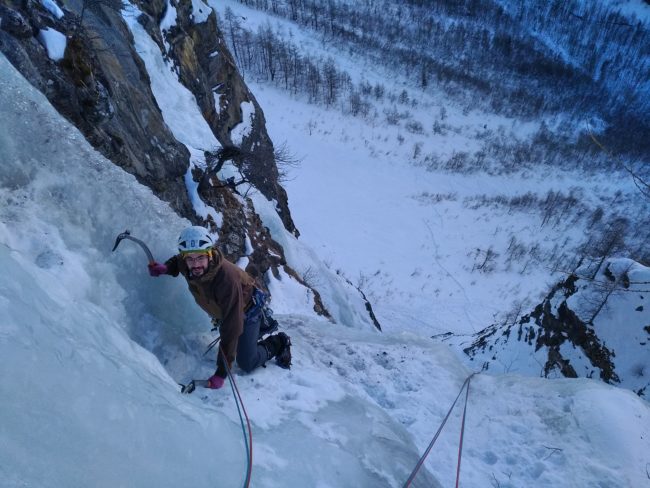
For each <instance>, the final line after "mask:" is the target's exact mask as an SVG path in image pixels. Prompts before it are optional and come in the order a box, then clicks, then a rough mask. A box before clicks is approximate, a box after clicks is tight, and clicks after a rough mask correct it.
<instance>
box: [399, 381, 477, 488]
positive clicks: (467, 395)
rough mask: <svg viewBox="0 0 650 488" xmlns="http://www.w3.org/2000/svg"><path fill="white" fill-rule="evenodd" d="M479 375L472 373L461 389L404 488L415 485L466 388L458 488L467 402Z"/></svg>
mask: <svg viewBox="0 0 650 488" xmlns="http://www.w3.org/2000/svg"><path fill="white" fill-rule="evenodd" d="M477 374H478V373H472V374H471V375H469V376H468V377H467V378H466V379H465V381H464V382H463V386H461V387H460V391H459V392H458V395H457V396H456V399H455V400H454V403H452V404H451V407H450V408H449V411H448V412H447V415H445V418H444V419H443V421H442V423H441V424H440V427H438V431H437V432H436V434H435V435H434V436H433V439H432V440H431V442H430V443H429V446H428V447H427V448H426V450H425V451H424V454H423V455H422V457H421V458H420V459H419V460H418V462H417V464H416V465H415V468H413V471H412V472H411V475H410V476H409V478H408V479H407V480H406V483H404V487H403V488H407V487H409V486H411V483H413V480H414V479H415V476H416V475H417V474H418V471H419V470H420V468H421V467H422V464H424V460H425V459H426V457H427V456H428V455H429V452H430V451H431V448H432V447H433V445H434V444H435V443H436V441H437V440H438V436H439V435H440V432H442V429H443V427H444V426H445V424H446V423H447V420H448V419H449V416H450V415H451V412H452V411H453V409H454V407H455V406H456V402H457V401H458V399H459V398H460V396H461V394H462V393H463V390H465V388H467V390H466V392H465V406H464V408H463V418H462V422H461V428H460V443H459V447H458V464H457V466H456V488H458V483H459V481H460V460H461V457H462V454H463V438H464V435H465V416H466V414H467V400H468V398H469V383H470V380H471V379H472V377H474V375H477Z"/></svg>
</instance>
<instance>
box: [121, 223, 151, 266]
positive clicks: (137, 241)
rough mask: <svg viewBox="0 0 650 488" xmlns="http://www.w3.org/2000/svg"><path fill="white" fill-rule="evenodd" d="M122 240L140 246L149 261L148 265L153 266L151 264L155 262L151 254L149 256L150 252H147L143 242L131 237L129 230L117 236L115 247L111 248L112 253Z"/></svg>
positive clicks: (147, 249)
mask: <svg viewBox="0 0 650 488" xmlns="http://www.w3.org/2000/svg"><path fill="white" fill-rule="evenodd" d="M124 239H128V240H130V241H133V242H135V243H137V244H140V247H141V248H142V250H143V251H144V253H145V254H146V255H147V259H149V264H153V263H155V262H156V260H155V259H154V258H153V254H151V251H150V250H149V248H148V247H147V245H146V244H145V243H144V242H142V241H141V240H140V239H138V238H137V237H133V236H132V235H131V232H130V231H129V230H125V231H124V232H122V233H121V234H120V235H119V236H117V239H115V245H114V246H113V251H115V249H117V246H119V245H120V242H122V241H123V240H124ZM113 251H111V252H113Z"/></svg>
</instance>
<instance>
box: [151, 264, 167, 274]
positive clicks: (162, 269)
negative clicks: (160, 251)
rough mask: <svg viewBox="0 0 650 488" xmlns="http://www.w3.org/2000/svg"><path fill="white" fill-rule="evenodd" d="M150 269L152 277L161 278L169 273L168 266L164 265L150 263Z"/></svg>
mask: <svg viewBox="0 0 650 488" xmlns="http://www.w3.org/2000/svg"><path fill="white" fill-rule="evenodd" d="M148 268H149V274H150V275H151V276H160V275H162V274H166V273H167V266H165V265H164V264H160V263H156V262H153V263H149V266H148Z"/></svg>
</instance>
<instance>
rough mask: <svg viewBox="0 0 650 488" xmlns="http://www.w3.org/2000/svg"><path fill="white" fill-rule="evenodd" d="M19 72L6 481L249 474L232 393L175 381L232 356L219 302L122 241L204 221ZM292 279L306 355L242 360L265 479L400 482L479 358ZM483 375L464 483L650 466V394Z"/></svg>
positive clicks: (3, 233) (208, 482)
mask: <svg viewBox="0 0 650 488" xmlns="http://www.w3.org/2000/svg"><path fill="white" fill-rule="evenodd" d="M0 89H1V91H2V93H3V96H2V97H1V98H0V114H1V116H0V120H1V121H3V122H2V127H1V128H0V129H1V130H0V151H1V154H0V157H1V159H2V161H3V163H2V165H1V166H0V185H1V186H0V199H1V200H2V204H1V205H0V266H1V267H2V269H3V274H2V279H1V280H0V309H1V312H0V317H2V319H1V322H0V356H1V357H2V358H3V360H4V364H5V366H6V367H5V368H3V373H2V375H1V376H0V396H1V397H2V399H3V400H2V402H0V418H2V419H3V421H2V423H0V432H1V434H2V435H1V436H0V439H1V440H0V459H1V460H2V462H1V463H0V479H2V485H3V486H8V487H14V486H16V487H17V486H35V487H36V486H38V487H50V486H51V487H60V486H160V487H163V486H169V487H177V486H188V485H191V486H197V487H200V486H215V484H216V485H219V486H238V485H240V484H241V482H242V480H243V478H244V472H245V466H246V457H245V451H244V445H243V440H242V432H241V429H240V427H239V419H238V415H237V412H236V409H235V407H234V403H233V400H232V397H231V396H230V393H229V392H228V391H227V390H225V389H224V390H221V391H215V392H207V393H205V392H200V393H198V394H196V393H195V394H194V395H193V396H181V395H180V394H179V393H178V387H177V385H176V382H182V381H186V380H187V379H189V378H191V377H204V376H205V375H207V374H208V373H209V372H211V370H212V368H213V364H212V360H211V359H210V360H205V359H201V354H202V352H203V349H204V348H205V346H206V345H207V344H208V343H209V341H210V339H211V337H210V336H209V333H207V330H208V329H209V321H208V319H207V317H205V316H204V315H203V314H202V312H200V311H199V310H198V309H197V307H196V306H195V305H194V303H193V300H192V299H191V297H190V296H189V294H188V293H187V292H186V290H185V286H184V285H183V284H182V283H181V281H180V280H173V279H171V278H168V277H163V278H160V279H156V280H153V279H151V278H150V277H149V276H148V274H147V271H146V268H145V264H146V261H145V259H144V256H143V255H142V253H141V250H140V249H139V248H138V247H137V246H135V245H132V246H129V243H128V242H124V243H123V244H121V245H120V247H119V248H118V250H117V251H116V252H115V253H111V252H110V249H111V248H112V245H113V242H114V239H115V236H116V235H117V234H118V233H119V232H122V231H123V230H124V228H125V227H129V228H130V229H131V230H132V232H133V234H134V235H136V236H138V237H140V238H142V239H144V240H145V241H146V242H148V243H149V244H150V245H151V248H152V251H153V253H154V255H155V256H156V257H160V258H164V257H166V256H168V255H170V254H171V253H172V252H173V243H174V240H175V236H176V235H177V234H178V231H179V230H180V229H181V228H182V227H183V226H185V225H186V224H187V222H184V221H182V220H181V219H179V218H178V217H177V216H175V215H174V214H173V212H172V211H171V210H170V209H169V207H168V206H167V205H166V204H164V203H162V202H160V201H159V200H158V199H157V198H155V197H154V196H153V195H152V193H151V192H150V191H149V190H148V189H146V188H143V187H141V186H140V185H138V184H137V182H136V180H135V178H133V177H132V176H130V175H127V174H125V173H124V172H122V171H121V170H120V169H119V168H117V167H115V166H114V165H112V164H111V163H110V162H108V161H106V160H105V159H104V158H103V157H102V156H100V155H99V154H98V153H96V152H95V151H94V150H93V149H92V148H91V147H90V146H89V145H88V144H87V143H86V141H85V140H84V138H83V136H82V135H81V134H80V133H79V132H78V131H77V130H76V129H75V128H73V127H72V126H71V125H70V124H69V123H67V122H66V121H65V120H64V119H63V118H61V117H60V116H59V115H58V114H57V113H56V112H55V110H54V109H53V108H52V107H51V106H50V105H49V104H48V102H47V101H46V99H45V98H44V97H43V96H42V95H41V94H40V93H38V92H37V91H36V90H35V89H34V88H33V87H31V86H30V85H29V84H28V83H27V82H26V81H25V80H24V79H22V77H21V76H20V75H19V74H17V72H16V71H15V70H14V69H13V68H12V67H11V65H10V64H9V63H8V62H7V61H6V59H5V58H4V57H0ZM8 121H11V123H8ZM348 225H349V224H348ZM346 228H347V227H346ZM298 249H299V248H298V247H296V248H295V250H294V252H299V251H298ZM303 259H305V260H307V259H308V256H307V257H305V256H303ZM309 259H311V258H309ZM322 279H324V280H325V279H328V275H327V274H325V275H324V277H323V278H322ZM276 286H278V287H279V288H278V289H279V290H282V291H283V292H281V291H278V293H276V294H274V295H275V296H274V308H275V309H276V311H278V312H282V313H279V314H278V318H279V319H280V322H281V323H282V326H283V327H284V328H285V330H287V332H288V333H289V334H290V335H291V336H292V340H293V343H294V366H293V368H292V370H291V371H285V370H281V369H279V368H277V367H276V366H275V365H273V364H270V365H269V366H268V367H267V368H266V369H262V370H260V371H256V372H255V373H253V374H251V375H243V374H241V372H240V371H236V379H237V381H238V384H239V387H240V389H241V393H242V397H243V399H244V403H245V406H246V408H247V410H248V414H249V416H250V418H251V421H252V427H253V442H254V447H253V450H254V455H253V486H260V487H283V486H315V487H323V488H325V487H344V486H350V487H353V486H354V487H359V486H368V487H370V486H372V487H375V486H400V485H401V484H402V483H403V482H404V481H405V480H406V478H407V476H408V474H409V472H410V471H411V469H412V468H413V467H414V465H415V462H416V461H417V459H418V457H419V455H420V454H421V453H422V451H423V450H424V448H425V447H426V445H427V444H428V442H429V441H430V439H431V437H432V435H433V433H434V432H435V430H436V428H437V426H438V425H439V423H440V421H441V419H442V417H443V416H444V415H445V413H446V411H447V409H448V408H449V406H450V405H451V403H452V401H453V399H454V398H455V396H456V395H457V393H458V390H459V388H460V386H461V384H462V383H463V381H464V380H465V378H466V377H467V375H468V374H469V373H470V371H468V370H467V369H466V367H464V366H463V365H462V364H461V363H460V362H459V360H458V359H457V358H456V356H455V354H454V353H452V352H451V351H450V350H449V348H447V347H446V346H442V345H436V344H433V343H432V342H431V341H430V340H429V339H428V336H427V334H423V335H417V334H414V333H412V332H399V331H389V332H388V333H384V334H379V333H377V332H376V331H374V330H373V329H372V328H361V329H358V328H350V327H344V326H343V325H334V324H331V323H329V322H325V321H322V320H321V319H319V318H318V317H315V316H313V315H296V314H292V315H289V314H286V312H287V311H288V310H290V309H291V308H290V307H291V306H292V304H293V303H295V302H299V301H300V297H299V295H300V293H302V291H300V290H296V289H293V288H292V287H287V286H282V283H276ZM332 286H335V285H332ZM332 296H334V295H332ZM142 346H145V347H142ZM151 352H153V353H154V354H151ZM470 388H471V390H470V396H469V405H468V418H467V426H466V438H465V450H464V455H463V468H462V473H461V479H462V483H463V486H469V487H485V486H502V487H505V486H512V487H515V486H522V485H528V486H612V487H614V486H616V487H618V486H629V487H638V486H643V483H647V474H646V470H647V463H648V459H647V455H646V453H647V452H650V441H649V438H650V432H648V426H649V425H650V409H649V408H648V405H647V404H646V403H644V402H643V401H642V400H640V399H639V398H638V397H636V396H635V395H633V394H631V393H629V392H626V391H623V390H620V389H616V388H612V387H609V386H606V385H602V384H600V383H598V382H595V381H589V380H578V381H568V380H560V381H546V380H541V379H534V378H520V377H516V376H500V377H489V376H484V375H479V376H477V377H475V378H474V379H473V380H472V382H471V387H470ZM459 422H460V408H458V409H457V410H456V411H455V412H454V414H453V415H452V417H451V420H450V423H449V425H448V426H447V427H446V429H445V430H444V431H443V435H442V436H441V437H440V439H439V440H438V442H437V444H436V446H435V448H434V450H433V451H432V453H431V455H430V456H429V461H428V463H427V468H428V469H429V471H422V472H421V473H420V474H419V475H418V478H416V482H415V483H414V485H413V486H436V484H437V483H436V481H435V479H434V477H433V475H432V474H431V473H436V474H435V478H437V480H438V481H439V482H440V484H441V486H449V485H450V484H451V483H452V482H453V480H454V477H455V458H456V455H457V436H458V431H459ZM495 483H496V485H495Z"/></svg>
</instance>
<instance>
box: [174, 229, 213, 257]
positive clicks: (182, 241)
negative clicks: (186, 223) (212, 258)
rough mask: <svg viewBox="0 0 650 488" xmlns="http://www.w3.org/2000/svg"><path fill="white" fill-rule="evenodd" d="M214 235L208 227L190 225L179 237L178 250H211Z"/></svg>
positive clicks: (182, 251)
mask: <svg viewBox="0 0 650 488" xmlns="http://www.w3.org/2000/svg"><path fill="white" fill-rule="evenodd" d="M212 246H213V242H212V237H210V233H209V232H208V229H206V228H204V227H200V226H198V225H193V226H192V227H188V228H187V229H185V230H184V231H183V232H181V235H180V236H179V237H178V252H180V253H181V254H188V253H191V252H206V253H207V252H209V251H210V250H211V249H212Z"/></svg>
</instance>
